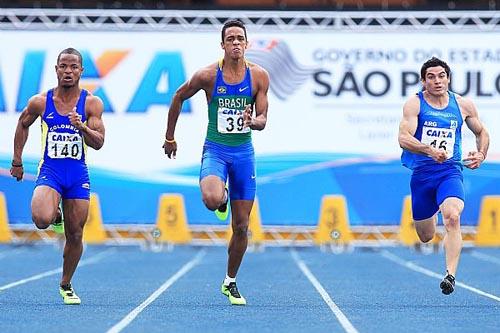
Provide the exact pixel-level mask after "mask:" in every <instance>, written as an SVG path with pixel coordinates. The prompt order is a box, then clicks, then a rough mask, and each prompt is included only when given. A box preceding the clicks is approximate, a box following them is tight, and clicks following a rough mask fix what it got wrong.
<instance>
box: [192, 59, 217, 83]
mask: <svg viewBox="0 0 500 333" xmlns="http://www.w3.org/2000/svg"><path fill="white" fill-rule="evenodd" d="M218 67H219V64H218V63H217V62H214V63H211V64H210V65H208V66H205V67H202V68H200V69H199V70H197V71H196V73H194V75H193V78H197V79H199V80H201V81H202V82H207V81H211V80H213V79H215V77H216V76H217V68H218Z"/></svg>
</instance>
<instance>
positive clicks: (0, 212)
mask: <svg viewBox="0 0 500 333" xmlns="http://www.w3.org/2000/svg"><path fill="white" fill-rule="evenodd" d="M11 241H12V234H11V232H10V228H9V217H8V215H7V202H6V200H5V195H4V194H3V192H0V243H10V242H11Z"/></svg>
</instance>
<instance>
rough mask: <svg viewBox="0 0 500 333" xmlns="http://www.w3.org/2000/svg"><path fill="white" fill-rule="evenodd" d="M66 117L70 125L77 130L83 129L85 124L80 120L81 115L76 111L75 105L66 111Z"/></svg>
mask: <svg viewBox="0 0 500 333" xmlns="http://www.w3.org/2000/svg"><path fill="white" fill-rule="evenodd" d="M68 118H69V122H70V123H71V125H73V126H75V127H76V128H77V129H79V130H81V129H83V127H84V126H85V125H84V124H83V122H82V116H80V115H79V114H78V113H77V112H76V107H74V108H73V110H71V111H70V112H69V113H68Z"/></svg>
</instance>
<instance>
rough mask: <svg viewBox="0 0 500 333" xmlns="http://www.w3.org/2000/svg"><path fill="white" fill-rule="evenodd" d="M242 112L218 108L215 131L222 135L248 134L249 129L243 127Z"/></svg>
mask: <svg viewBox="0 0 500 333" xmlns="http://www.w3.org/2000/svg"><path fill="white" fill-rule="evenodd" d="M244 113H245V111H244V110H236V109H230V108H223V107H219V109H218V110H217V131H219V133H223V134H235V133H248V132H250V128H249V127H243V122H244V119H243V114H244Z"/></svg>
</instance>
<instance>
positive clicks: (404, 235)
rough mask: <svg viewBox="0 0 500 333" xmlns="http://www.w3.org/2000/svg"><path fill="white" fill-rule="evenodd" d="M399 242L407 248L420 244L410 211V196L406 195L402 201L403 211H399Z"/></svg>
mask: <svg viewBox="0 0 500 333" xmlns="http://www.w3.org/2000/svg"><path fill="white" fill-rule="evenodd" d="M399 240H400V241H401V243H403V244H404V245H407V246H413V245H415V244H418V243H419V242H420V240H419V238H418V235H417V231H416V230H415V223H414V222H413V215H412V211H411V196H409V195H407V196H406V197H405V198H404V200H403V209H402V211H401V222H400V224H399Z"/></svg>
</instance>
